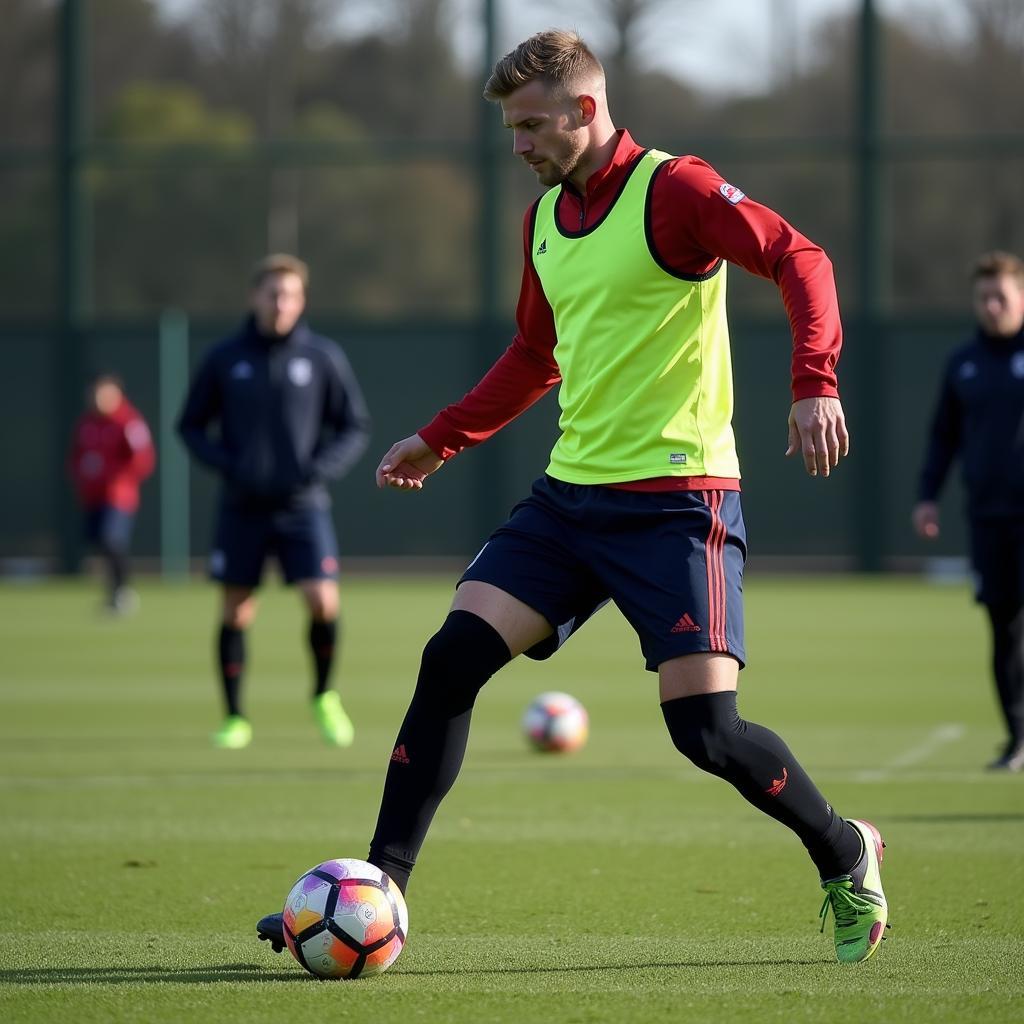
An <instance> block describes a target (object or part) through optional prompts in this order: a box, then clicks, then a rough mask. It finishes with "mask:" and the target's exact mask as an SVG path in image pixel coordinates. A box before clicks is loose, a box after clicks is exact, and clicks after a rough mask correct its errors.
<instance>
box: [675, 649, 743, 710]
mask: <svg viewBox="0 0 1024 1024" xmlns="http://www.w3.org/2000/svg"><path fill="white" fill-rule="evenodd" d="M739 671H740V664H739V662H738V661H737V660H736V659H735V658H734V657H733V656H732V655H731V654H711V653H709V652H703V653H700V654H684V655H681V656H680V657H678V658H670V659H669V660H668V661H663V662H662V663H661V664H660V665H659V666H658V699H659V700H660V701H661V702H662V703H663V704H664V703H665V701H667V700H675V699H676V698H677V697H693V696H695V695H696V694H699V693H723V692H725V691H729V690H735V689H736V685H737V683H738V681H739Z"/></svg>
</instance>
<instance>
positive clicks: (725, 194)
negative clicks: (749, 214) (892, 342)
mask: <svg viewBox="0 0 1024 1024" xmlns="http://www.w3.org/2000/svg"><path fill="white" fill-rule="evenodd" d="M718 191H719V192H720V193H721V195H722V198H723V199H726V200H728V201H729V202H730V203H732V205H733V206H735V205H736V204H737V203H738V202H739V201H740V200H741V199H745V198H746V195H747V194H746V192H741V191H740V190H739V189H738V188H737V187H736V186H735V185H730V184H729V183H728V182H727V181H723V182H722V184H721V185H719V186H718Z"/></svg>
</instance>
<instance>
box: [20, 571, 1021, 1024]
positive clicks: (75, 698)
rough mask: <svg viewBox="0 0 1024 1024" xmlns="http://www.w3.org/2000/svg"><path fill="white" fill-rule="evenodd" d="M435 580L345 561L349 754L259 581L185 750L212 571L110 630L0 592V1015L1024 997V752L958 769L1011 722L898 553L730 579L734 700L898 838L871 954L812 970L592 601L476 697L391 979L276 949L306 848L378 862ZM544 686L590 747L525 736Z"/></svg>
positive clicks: (383, 1017) (777, 872) (701, 1007)
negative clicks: (824, 574) (223, 683)
mask: <svg viewBox="0 0 1024 1024" xmlns="http://www.w3.org/2000/svg"><path fill="white" fill-rule="evenodd" d="M450 586H451V581H450V580H448V579H445V580H434V579H405V578H370V577H362V578H353V579H352V580H350V581H347V582H346V583H345V585H344V589H343V592H344V601H345V615H346V642H345V646H344V652H343V658H342V663H341V667H340V673H339V675H340V684H341V689H342V691H343V695H344V699H345V702H346V705H347V706H348V708H349V710H350V711H351V713H352V715H353V717H354V719H355V720H356V724H357V739H356V745H355V746H354V747H353V748H352V749H351V750H347V751H335V750H330V749H328V748H326V747H325V746H323V745H321V743H320V741H319V739H318V736H317V735H316V733H315V731H314V727H313V724H312V720H311V718H310V717H309V714H308V707H307V690H308V686H309V683H308V674H309V672H308V667H307V663H306V653H305V650H304V648H303V646H302V637H303V634H304V629H305V626H304V622H303V617H302V615H301V614H300V610H299V607H298V605H297V602H296V599H295V596H294V595H293V594H291V593H289V592H287V591H285V590H283V589H281V588H279V587H277V586H276V585H274V586H270V587H268V588H267V589H266V591H265V594H264V598H263V605H262V609H261V614H260V617H259V619H258V621H257V623H256V626H255V628H254V631H253V633H252V635H251V641H250V665H251V670H250V673H249V679H248V690H247V693H248V707H249V712H250V716H251V719H252V722H253V725H254V729H255V739H254V742H253V745H252V746H251V747H250V748H249V749H247V750H244V751H241V752H220V751H215V750H213V749H212V748H211V747H210V745H209V742H208V734H209V732H210V730H211V729H212V727H213V726H214V725H215V724H216V722H217V720H218V717H219V714H220V707H219V701H218V699H217V696H216V692H215V688H214V683H213V670H212V649H213V631H212V623H213V618H214V614H215V603H216V594H215V591H214V590H213V589H212V588H210V587H208V586H206V585H202V584H198V583H197V584H194V585H187V586H185V585H182V586H179V587H175V586H160V585H158V584H155V583H154V584H150V585H143V586H142V588H141V592H142V608H141V611H140V612H139V614H138V615H137V616H135V617H134V618H132V619H130V620H124V621H110V620H106V619H103V618H102V617H101V616H99V615H98V614H96V611H95V601H96V594H95V591H94V589H93V588H92V587H91V586H89V585H88V584H75V585H63V584H62V585H56V584H36V585H31V584H26V585H11V584H7V585H4V586H0V765H2V774H0V1019H2V1020H3V1021H44V1020H58V1019H65V1020H71V1021H75V1022H79V1021H146V1022H148V1021H193V1020H194V1021H216V1022H218V1024H219V1022H234V1021H245V1022H252V1021H270V1020H279V1021H281V1020H283V1021H297V1022H307V1021H314V1020H324V1019H327V1020H345V1021H365V1022H374V1024H377V1022H384V1021H399V1020H400V1021H403V1022H413V1021H445V1022H448V1021H459V1022H462V1021H465V1022H469V1021H473V1022H481V1021H509V1022H523V1021H550V1022H563V1021H564V1022H569V1021H573V1022H591V1021H594V1022H597V1021H602V1022H603V1021H608V1022H611V1021H615V1022H622V1021H644V1022H653V1021H683V1022H692V1021H713V1022H743V1024H752V1022H757V1024H760V1022H763V1021H808V1022H822V1021H836V1020H840V1019H842V1020H861V1021H863V1020H878V1021H886V1022H890V1021H957V1022H973V1021H985V1022H986V1024H996V1022H1000V1021H1006V1022H1010V1021H1014V1022H1018V1021H1020V1020H1022V1019H1024V777H1021V776H1016V777H1012V776H1011V777H1008V776H994V775H990V774H986V773H985V772H983V771H981V765H983V764H984V763H985V762H986V761H987V760H988V759H990V758H991V756H992V755H993V753H994V747H995V743H996V741H997V739H998V738H999V736H1000V733H999V725H998V721H997V717H996V712H995V707H994V698H993V695H992V692H991V685H990V683H989V681H988V677H987V671H986V667H985V659H986V657H987V655H986V646H987V640H986V636H985V632H984V627H983V623H982V619H981V615H980V613H979V612H978V610H977V609H975V608H974V607H973V606H972V605H971V603H970V600H969V596H968V594H967V592H966V591H965V589H963V588H961V587H957V586H952V587H950V586H946V587H942V586H927V585H925V584H922V583H918V582H914V581H908V580H900V579H878V580H860V579H850V578H842V579H839V578H815V579H799V580H798V579H793V580H773V579H756V578H755V579H752V580H749V581H748V586H747V620H748V629H747V632H748V649H749V655H750V660H751V667H750V668H749V669H748V670H746V671H745V672H744V673H743V677H742V684H743V686H742V694H743V697H742V701H741V709H742V711H743V712H744V714H745V715H746V716H747V717H749V718H752V719H754V720H757V721H761V722H763V723H764V724H767V725H771V726H773V727H774V728H776V729H777V730H778V731H779V732H781V733H782V734H783V736H784V737H785V738H786V740H787V741H788V742H789V744H790V746H791V747H792V748H793V749H794V751H795V752H796V753H797V754H798V756H800V758H801V760H802V761H803V763H804V764H805V766H806V767H807V768H808V769H809V770H810V772H811V774H812V775H813V776H814V778H815V779H816V781H817V782H818V784H819V785H820V786H821V788H822V789H823V790H824V791H825V793H826V795H828V796H829V798H830V799H831V801H832V802H833V803H834V804H835V805H836V807H837V808H838V809H839V810H840V812H841V813H844V814H846V815H849V816H865V817H868V818H870V819H871V820H873V821H874V822H875V823H876V824H877V825H878V826H879V828H880V829H881V830H882V833H883V835H884V836H885V838H886V840H887V842H888V851H887V856H886V862H885V864H886V869H887V870H886V871H885V876H884V877H885V880H886V889H887V894H888V897H889V902H890V913H891V921H892V923H893V929H892V932H891V933H890V935H891V938H890V940H889V941H888V942H887V943H885V944H884V946H883V948H882V950H881V951H880V953H879V954H878V955H877V956H876V957H875V958H874V959H873V960H871V961H870V962H868V963H866V964H862V965H859V966H856V967H841V966H839V965H838V964H837V963H835V961H834V957H833V952H832V947H831V936H830V931H831V926H830V927H829V928H828V929H827V930H826V934H825V935H819V933H818V919H817V914H818V909H819V905H820V889H819V888H818V885H817V879H816V876H815V873H814V870H813V868H812V866H811V864H810V862H809V861H808V860H807V859H806V857H805V855H804V853H803V851H802V848H801V847H800V846H799V844H798V842H797V841H796V839H795V838H793V837H792V836H791V835H790V834H789V833H788V832H787V831H786V830H784V829H783V828H781V827H780V826H778V825H776V824H775V823H773V822H771V821H769V820H767V819H765V818H762V816H760V815H759V814H757V813H756V812H755V811H753V810H752V809H750V808H748V806H747V805H746V804H745V803H744V802H743V801H742V800H741V799H740V798H739V797H737V796H736V795H735V794H734V793H733V792H732V790H731V789H730V788H729V787H728V786H726V785H725V784H724V783H721V782H719V781H718V780H715V779H711V778H708V777H705V776H703V775H701V774H700V773H699V772H698V771H697V770H695V769H693V768H692V767H690V766H689V764H688V763H686V762H684V761H683V759H682V758H680V757H679V755H678V754H676V752H675V751H674V749H673V748H672V746H671V743H670V741H669V739H668V736H667V734H666V733H665V730H664V726H663V723H662V720H661V714H660V712H659V709H658V703H657V691H656V683H655V678H654V677H653V676H652V675H650V674H648V673H645V672H644V671H643V669H642V663H641V659H640V657H639V652H638V649H637V645H636V641H635V639H634V638H633V636H632V634H631V633H630V632H629V630H628V627H626V625H625V624H624V623H623V621H622V620H621V618H620V617H619V615H618V613H617V612H616V611H614V610H613V609H605V611H603V612H602V613H601V615H600V617H599V618H598V619H595V620H594V622H592V623H591V624H590V625H589V626H588V627H587V629H586V630H585V631H584V632H583V633H581V634H580V635H578V636H577V637H574V638H573V640H572V641H571V642H570V644H569V646H568V647H567V648H566V649H565V650H564V651H563V652H562V653H561V654H560V655H559V656H558V657H557V658H555V659H554V660H552V661H551V662H548V663H545V664H543V665H536V664H534V663H532V662H526V661H524V660H522V659H520V662H517V663H516V664H514V665H512V666H510V667H509V668H508V669H506V670H504V671H503V673H502V674H501V675H500V676H499V677H498V678H497V679H495V680H494V681H492V682H491V683H490V684H489V685H488V687H487V689H486V690H485V691H484V693H483V695H482V697H481V699H480V702H479V704H478V711H477V714H476V719H475V723H474V732H473V736H472V738H471V742H470V751H469V756H468V758H467V762H466V766H465V768H464V770H463V774H462V777H461V779H460V780H459V783H458V784H457V786H456V788H455V789H454V790H453V792H452V794H451V795H450V797H449V798H448V800H447V802H446V803H445V805H444V806H443V807H442V809H441V812H440V814H439V816H438V818H437V820H436V822H435V825H434V828H433V831H432V832H431V835H430V837H429V839H428V842H427V845H426V846H425V848H424V852H423V854H422V857H421V859H420V863H419V866H418V869H417V872H416V875H415V876H414V878H413V883H412V886H411V887H410V892H409V906H410V914H411V929H410V940H409V943H408V946H407V947H406V949H405V951H404V952H403V954H402V956H401V958H400V959H399V961H398V963H397V964H396V965H395V966H394V967H393V968H392V970H391V971H389V972H388V973H387V974H386V975H384V976H383V977H380V978H376V979H368V980H365V981H356V982H348V983H346V982H334V983H330V982H318V981H315V980H313V979H312V978H309V977H308V976H306V975H305V974H304V973H303V971H302V969H301V968H300V967H299V966H298V964H297V963H295V962H294V961H293V960H292V959H291V958H290V957H289V956H288V954H284V955H282V956H274V955H273V954H272V953H271V952H270V951H269V949H268V948H267V947H266V945H265V944H260V943H257V941H256V938H255V934H254V923H255V921H256V919H257V918H258V917H259V916H260V915H262V914H263V913H266V912H269V911H271V910H275V909H278V908H279V907H280V905H281V903H282V901H283V899H284V896H285V894H286V893H287V891H288V888H289V886H290V885H291V883H292V882H293V880H294V879H295V878H296V877H297V876H298V875H299V874H300V873H301V872H302V871H304V870H305V869H307V868H309V867H311V866H312V865H313V864H315V863H317V862H319V861H321V860H324V859H326V858H328V857H334V856H356V857H362V856H365V853H366V846H367V840H368V838H369V835H370V833H371V831H372V828H373V823H374V819H375V815H376V809H377V802H378V798H379V795H380V787H381V783H382V780H383V775H384V770H385V767H386V764H387V760H388V757H389V755H390V752H391V748H392V741H393V739H394V735H395V732H396V730H397V726H398V723H399V721H400V719H401V716H402V714H403V712H404V709H405V705H406V702H407V699H408V696H409V694H410V693H411V688H412V685H413V680H414V677H415V672H416V667H417V664H418V659H419V651H420V649H421V647H422V644H423V642H424V641H425V640H426V638H427V637H428V636H429V635H430V633H431V632H432V631H433V629H434V628H435V627H436V624H437V623H438V622H440V620H441V617H442V615H443V612H444V609H445V607H446V604H447V601H448V599H449V592H450ZM545 689H564V690H567V691H569V692H571V693H573V694H575V695H576V696H578V697H579V698H580V699H581V700H582V701H583V702H584V704H586V705H587V707H588V709H589V711H590V715H591V738H590V742H589V744H588V745H587V747H586V748H585V749H584V750H583V751H581V752H580V753H577V754H575V755H570V756H567V757H561V758H560V757H558V756H557V755H539V754H533V753H531V752H529V751H528V750H527V749H526V747H525V744H524V742H523V740H522V738H521V736H520V733H519V718H520V715H521V713H522V711H523V709H524V707H525V705H526V704H527V702H528V701H529V699H530V698H531V697H532V696H534V695H535V694H536V693H538V692H540V691H542V690H545Z"/></svg>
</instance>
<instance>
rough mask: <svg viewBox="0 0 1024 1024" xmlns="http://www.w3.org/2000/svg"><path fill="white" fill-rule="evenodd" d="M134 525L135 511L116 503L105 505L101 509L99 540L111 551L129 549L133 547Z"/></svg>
mask: <svg viewBox="0 0 1024 1024" xmlns="http://www.w3.org/2000/svg"><path fill="white" fill-rule="evenodd" d="M134 526H135V513H134V512H126V511H125V510H124V509H120V508H117V507H116V506H114V505H104V506H103V508H102V509H101V510H100V516H99V523H98V540H99V542H100V543H101V544H102V545H103V546H104V547H105V548H107V549H109V550H110V551H119V552H120V551H127V550H128V548H129V547H131V541H132V529H133V528H134Z"/></svg>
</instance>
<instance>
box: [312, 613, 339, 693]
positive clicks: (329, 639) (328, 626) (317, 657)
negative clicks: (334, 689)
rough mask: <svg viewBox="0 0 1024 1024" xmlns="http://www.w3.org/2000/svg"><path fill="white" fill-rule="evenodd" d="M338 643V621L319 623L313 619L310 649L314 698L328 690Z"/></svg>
mask: <svg viewBox="0 0 1024 1024" xmlns="http://www.w3.org/2000/svg"><path fill="white" fill-rule="evenodd" d="M337 643H338V620H337V619H331V620H330V622H319V621H317V620H316V619H313V620H312V622H310V624H309V647H310V650H312V652H313V670H314V683H313V696H314V697H318V696H319V695H320V694H321V693H324V692H325V691H326V690H327V684H328V682H329V681H330V677H331V665H333V664H334V649H335V647H336V646H337Z"/></svg>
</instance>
